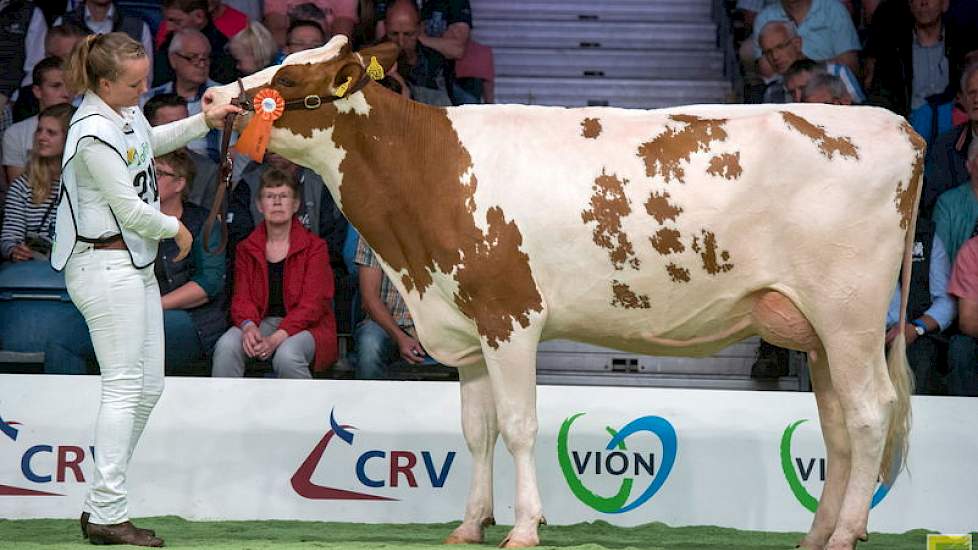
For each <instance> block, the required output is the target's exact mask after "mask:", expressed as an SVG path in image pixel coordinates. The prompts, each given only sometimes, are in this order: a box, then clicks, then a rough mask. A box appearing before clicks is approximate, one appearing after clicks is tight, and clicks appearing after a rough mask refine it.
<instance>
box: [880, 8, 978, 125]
mask: <svg viewBox="0 0 978 550" xmlns="http://www.w3.org/2000/svg"><path fill="white" fill-rule="evenodd" d="M884 5H885V6H886V7H885V8H884V7H881V8H880V10H879V12H878V13H877V16H878V17H877V18H876V19H875V21H874V24H873V28H872V30H871V32H870V36H869V41H868V46H867V56H868V57H870V58H872V59H873V62H872V63H871V64H870V65H869V66H870V67H871V75H870V76H871V78H872V80H871V82H870V85H869V97H870V102H871V103H872V104H873V105H880V106H882V107H886V108H888V109H890V110H892V111H893V112H895V113H897V114H900V115H902V116H905V117H907V118H908V119H909V120H910V123H911V125H913V127H914V129H915V130H917V132H918V133H919V134H920V135H921V136H923V137H924V139H926V140H927V143H928V144H930V143H932V142H933V141H934V139H935V138H936V137H937V136H938V135H940V134H941V133H943V132H946V131H947V130H949V129H950V128H951V111H952V108H953V104H954V96H955V93H956V92H957V85H958V80H959V79H960V76H961V71H962V69H963V67H964V60H965V56H966V55H967V53H968V52H970V51H972V50H974V49H975V48H976V47H978V37H976V36H975V33H974V30H973V29H970V28H960V27H958V26H956V25H954V24H953V22H952V21H950V20H946V19H945V17H944V11H945V10H946V9H947V6H948V4H947V2H939V1H934V0H911V1H910V2H909V3H908V2H894V1H892V0H891V1H890V2H887V3H885V4H884ZM884 14H885V15H884Z"/></svg>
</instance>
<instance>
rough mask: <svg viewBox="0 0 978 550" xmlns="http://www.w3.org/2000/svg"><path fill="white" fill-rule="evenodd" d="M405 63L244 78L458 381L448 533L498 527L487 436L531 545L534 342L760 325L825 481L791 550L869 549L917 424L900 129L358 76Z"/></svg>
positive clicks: (620, 342)
mask: <svg viewBox="0 0 978 550" xmlns="http://www.w3.org/2000/svg"><path fill="white" fill-rule="evenodd" d="M396 53H397V52H396V49H395V48H394V47H392V46H390V45H385V46H378V47H374V48H371V49H365V50H362V51H360V52H352V51H351V50H350V49H349V47H348V46H347V45H346V41H345V38H343V37H341V36H338V37H336V38H334V39H333V40H331V41H330V42H329V44H327V45H325V46H323V47H322V48H319V49H316V50H310V51H306V52H301V53H299V54H295V55H293V56H290V57H289V58H287V59H286V60H285V63H284V64H283V65H282V66H278V67H271V68H269V69H265V70H263V71H261V72H259V73H257V74H255V75H253V76H250V77H248V78H245V79H244V85H245V88H247V89H248V91H249V93H250V94H254V93H256V92H258V91H259V89H261V88H268V87H271V88H274V89H275V90H277V91H278V92H279V93H280V94H281V96H283V98H284V99H285V100H287V101H290V102H292V103H290V105H294V106H295V108H290V109H287V110H286V111H285V113H284V115H283V116H282V117H281V118H279V119H278V120H277V121H275V123H274V129H273V130H272V135H271V141H270V149H271V150H273V151H275V152H277V153H279V154H281V155H284V156H285V157H287V158H288V159H290V160H292V161H294V162H296V163H298V164H301V165H303V166H307V167H310V168H312V169H313V170H315V171H316V172H318V173H319V174H320V175H322V177H323V179H324V180H325V182H326V185H327V187H328V188H329V191H330V193H332V195H333V197H334V199H335V200H336V203H337V204H338V205H339V206H340V207H341V208H342V210H343V212H344V213H345V215H346V216H347V218H348V219H349V220H350V222H351V223H352V224H353V225H354V226H355V227H356V228H357V229H358V230H359V231H360V233H361V235H362V236H363V238H365V239H366V240H367V242H368V243H369V244H370V246H371V247H373V249H374V250H375V251H376V252H377V254H378V255H379V256H380V258H381V259H382V263H383V269H384V272H385V273H386V274H387V275H388V276H389V277H390V278H391V279H392V280H393V281H394V283H395V284H396V286H397V288H398V290H399V291H400V292H401V294H403V296H404V298H405V300H406V302H407V304H408V307H409V308H410V311H411V314H412V316H413V317H414V320H415V322H416V327H417V331H418V336H419V338H420V340H421V342H422V344H423V345H424V347H425V349H426V350H427V351H428V352H429V353H430V354H431V355H432V356H433V357H434V358H436V359H437V360H438V361H439V362H441V363H444V364H446V365H452V366H455V367H458V369H459V374H460V380H461V399H462V428H463V431H464V434H465V438H466V441H467V442H468V446H469V449H470V451H471V452H472V454H473V456H474V472H473V477H472V486H471V490H470V494H469V498H468V503H467V505H466V509H465V516H464V520H463V523H462V525H461V526H460V527H458V529H456V530H455V531H454V532H453V533H452V534H451V536H449V538H448V541H447V542H453V543H458V542H481V541H482V540H483V528H484V526H485V525H487V524H488V523H490V522H492V518H493V502H492V456H493V452H492V451H493V447H494V445H495V443H496V439H497V434H498V433H501V434H502V436H503V441H504V442H505V444H506V446H507V448H508V449H509V451H510V453H511V454H512V456H513V459H514V461H515V465H516V472H517V481H516V483H517V487H516V495H517V496H516V507H515V512H516V522H515V525H514V527H513V529H512V531H510V533H509V535H508V537H507V538H506V540H505V541H503V542H504V544H505V545H507V546H514V547H515V546H532V545H536V544H537V543H538V540H539V539H538V535H537V527H538V524H540V523H541V522H542V521H543V509H542V506H541V502H540V496H539V492H538V489H537V479H536V473H535V465H534V454H533V447H534V440H535V436H536V433H537V420H536V389H535V356H536V350H537V344H538V342H540V340H542V339H548V338H566V339H572V340H578V341H582V342H590V343H594V344H599V345H603V346H610V347H615V348H618V349H621V350H626V351H631V352H638V353H645V354H663V355H695V356H703V355H708V354H711V353H713V352H715V351H717V350H719V349H721V348H723V347H725V346H728V345H730V344H731V343H733V342H736V341H738V340H740V339H743V338H745V337H748V336H752V335H761V336H763V337H764V338H765V339H767V340H768V341H770V342H772V343H774V344H777V345H780V346H784V347H788V348H792V349H797V350H802V351H805V352H808V353H809V354H810V358H811V360H812V367H811V376H812V382H813V386H814V389H815V397H816V400H817V403H818V408H819V415H820V419H821V424H822V429H823V433H824V437H825V442H826V445H827V450H828V463H829V469H828V475H827V480H826V485H825V489H824V492H823V493H822V498H821V503H820V505H819V508H818V512H817V513H816V515H815V519H814V522H813V524H812V526H811V530H810V531H809V533H808V534H807V535H806V536H805V538H804V540H803V541H802V542H801V545H802V547H804V548H808V549H819V550H821V549H823V548H825V549H831V550H838V549H850V548H853V547H854V546H855V544H856V541H857V540H858V539H861V538H864V537H865V535H866V532H867V531H866V528H867V519H868V514H869V506H870V499H871V496H872V494H873V490H874V487H875V485H876V483H877V481H878V478H879V475H880V474H881V472H882V473H883V475H884V476H886V478H887V479H889V480H892V478H893V477H894V476H895V475H896V474H897V473H898V471H899V469H900V464H899V462H900V461H890V460H884V457H889V456H905V454H903V453H905V452H906V441H907V435H908V430H909V412H910V411H909V393H910V388H909V385H910V381H909V377H908V369H907V364H906V357H905V353H904V342H903V340H902V337H900V339H899V340H898V341H897V343H896V345H895V353H892V354H891V358H890V359H889V364H888V363H887V359H886V358H885V357H884V329H883V327H884V324H885V315H886V309H887V304H888V302H889V298H890V294H891V292H892V289H893V285H894V284H895V282H896V280H897V275H898V272H899V271H900V268H901V265H902V266H903V267H904V268H906V267H908V266H909V254H908V243H909V242H910V239H911V237H912V235H913V230H914V227H913V226H914V222H915V215H916V214H915V209H916V203H917V196H918V192H919V187H920V175H921V167H922V159H923V152H924V151H923V148H924V146H923V142H922V140H921V139H920V138H919V136H917V134H915V133H914V132H913V130H912V129H910V127H909V126H908V125H907V124H906V123H905V122H904V120H903V119H902V118H900V117H898V116H895V115H893V114H891V113H889V112H887V111H885V110H882V109H876V108H868V107H836V106H826V105H751V106H746V105H717V106H708V105H702V106H692V107H679V108H673V109H663V110H655V111H638V110H624V109H614V108H581V109H564V108H556V107H531V106H522V105H478V106H464V107H457V108H436V107H430V106H426V105H421V104H418V103H415V102H412V101H409V100H407V99H404V98H403V97H401V96H399V95H396V94H394V93H392V92H390V91H388V90H387V89H385V88H383V87H381V86H380V85H378V84H376V83H374V82H368V79H366V77H365V76H364V75H365V74H367V71H366V69H367V67H369V66H371V65H372V66H373V67H374V68H376V66H377V65H378V64H379V65H381V66H382V67H383V68H384V69H388V70H389V69H390V67H391V65H392V64H393V63H394V61H395V59H396ZM351 83H352V85H351ZM237 94H238V86H237V85H236V84H232V85H229V86H224V87H220V88H215V89H213V90H212V91H211V93H210V94H209V96H208V99H207V100H206V101H215V102H218V103H224V102H227V101H230V100H231V99H232V98H233V97H235V96H236V95H237ZM308 96H313V97H310V99H309V100H306V101H304V98H306V97H308ZM315 96H318V98H319V99H317V98H316V97H315ZM337 96H342V97H339V98H337ZM320 100H321V102H322V104H321V105H319V106H316V105H317V104H319V103H320ZM303 104H306V105H308V106H309V107H310V108H306V107H304V106H303ZM314 106H315V108H312V107H314ZM906 298H907V288H906V286H905V287H904V288H903V300H904V303H905V302H906ZM903 322H904V321H903V320H901V323H903ZM901 334H902V332H901Z"/></svg>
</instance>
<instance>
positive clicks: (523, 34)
mask: <svg viewBox="0 0 978 550" xmlns="http://www.w3.org/2000/svg"><path fill="white" fill-rule="evenodd" d="M472 34H473V38H475V40H476V41H478V42H481V43H483V44H487V45H489V46H492V47H493V48H594V49H598V48H600V49H609V48H610V49H643V50H684V51H688V50H714V49H716V40H717V31H716V25H714V24H713V23H710V22H703V23H634V22H627V23H626V22H617V23H601V22H595V21H584V22H571V21H553V22H551V21H505V20H489V21H484V22H481V23H479V24H477V25H475V28H474V29H473V30H472Z"/></svg>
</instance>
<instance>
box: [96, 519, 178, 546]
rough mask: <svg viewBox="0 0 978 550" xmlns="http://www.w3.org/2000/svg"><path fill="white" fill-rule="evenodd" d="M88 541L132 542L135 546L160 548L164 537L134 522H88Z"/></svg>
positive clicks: (108, 542) (100, 543)
mask: <svg viewBox="0 0 978 550" xmlns="http://www.w3.org/2000/svg"><path fill="white" fill-rule="evenodd" d="M87 531H88V541H89V542H91V543H92V544H98V545H102V544H131V545H133V546H150V547H153V548H160V547H162V546H163V539H160V538H158V537H155V536H152V535H149V534H148V533H146V532H145V530H140V529H137V528H136V526H135V525H133V524H132V522H129V521H125V522H122V523H117V524H115V525H99V524H97V523H89V524H88V529H87Z"/></svg>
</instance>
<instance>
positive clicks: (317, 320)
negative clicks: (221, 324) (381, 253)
mask: <svg viewBox="0 0 978 550" xmlns="http://www.w3.org/2000/svg"><path fill="white" fill-rule="evenodd" d="M299 205H300V190H299V186H298V183H297V182H296V181H295V180H294V179H293V178H291V177H290V176H289V175H288V174H286V173H284V172H281V171H278V170H267V171H265V172H264V173H263V174H262V178H261V184H260V185H259V189H258V208H259V210H260V211H261V213H262V215H263V216H264V223H263V224H261V225H259V226H258V227H257V228H256V229H255V230H254V231H253V232H252V233H251V235H249V236H248V238H247V239H245V240H244V241H243V242H241V244H239V245H238V247H237V251H236V254H235V268H234V278H235V284H234V291H233V298H232V301H231V322H232V324H233V326H232V327H231V328H230V329H228V331H227V332H225V333H224V335H223V336H221V338H220V340H218V342H217V346H216V347H215V349H214V367H213V375H214V376H223V377H236V376H237V377H240V376H243V375H244V371H245V364H246V363H247V362H248V361H249V360H260V361H268V360H270V361H271V363H272V370H273V371H274V372H275V374H276V375H277V376H278V377H279V378H310V376H311V372H310V368H311V369H312V370H315V371H322V370H325V369H326V368H327V367H329V365H331V364H332V363H333V362H335V361H336V356H337V344H336V321H335V319H334V317H333V310H332V304H331V301H332V298H333V274H332V272H331V270H330V267H329V257H328V254H327V252H326V244H325V243H324V242H323V241H322V240H321V239H319V238H317V237H316V236H315V235H313V234H312V233H310V232H309V231H308V230H307V229H305V228H304V227H302V224H301V223H299V220H298V218H296V216H295V214H296V212H298V210H299Z"/></svg>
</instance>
